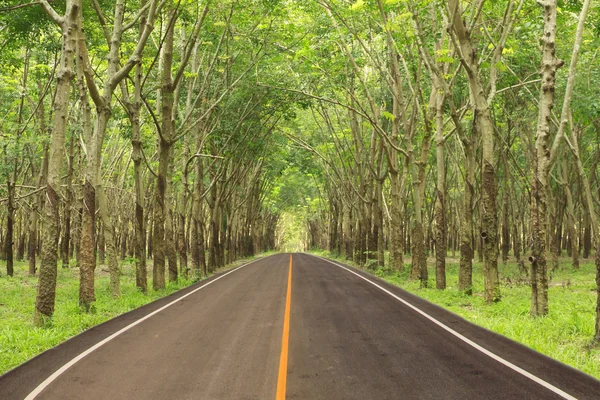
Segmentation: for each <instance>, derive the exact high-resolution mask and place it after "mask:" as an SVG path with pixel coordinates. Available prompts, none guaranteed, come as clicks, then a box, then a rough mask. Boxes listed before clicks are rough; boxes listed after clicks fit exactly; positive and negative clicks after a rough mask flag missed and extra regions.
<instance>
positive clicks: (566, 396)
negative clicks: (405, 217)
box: [310, 254, 577, 400]
mask: <svg viewBox="0 0 600 400" xmlns="http://www.w3.org/2000/svg"><path fill="white" fill-rule="evenodd" d="M310 255H312V254H310ZM313 257H317V258H320V259H322V260H324V261H327V262H329V263H331V264H333V265H335V266H337V267H340V268H342V269H345V270H346V271H348V272H350V273H351V274H354V275H356V276H358V277H359V278H360V279H362V280H364V281H366V282H368V283H370V284H371V285H373V286H375V287H376V288H378V289H380V290H382V291H384V292H385V293H387V294H389V295H390V296H392V297H393V298H395V299H396V300H398V301H399V302H401V303H402V304H404V305H406V306H407V307H410V308H411V309H413V310H414V311H416V312H417V313H419V314H421V315H422V316H424V317H425V318H427V319H428V320H430V321H431V322H433V323H434V324H436V325H437V326H439V327H440V328H442V329H444V330H446V331H448V332H449V333H451V334H452V335H454V336H456V337H457V338H458V339H460V340H462V341H463V342H465V343H466V344H468V345H469V346H471V347H473V348H475V349H477V350H479V351H480V352H482V353H483V354H485V355H486V356H488V357H490V358H492V359H494V360H496V361H498V362H499V363H500V364H503V365H505V366H507V367H508V368H510V369H512V370H513V371H516V372H518V373H519V374H521V375H523V376H525V377H527V378H529V379H531V380H532V381H534V382H535V383H537V384H539V385H541V386H543V387H545V388H546V389H548V390H550V391H552V392H554V393H556V394H557V395H559V396H561V397H562V398H563V399H568V400H577V398H576V397H573V396H571V395H570V394H568V393H566V392H564V391H562V390H560V389H559V388H557V387H556V386H554V385H552V384H550V383H548V382H546V381H545V380H543V379H541V378H538V377H537V376H535V375H533V374H532V373H530V372H527V371H525V370H524V369H523V368H520V367H518V366H516V365H515V364H513V363H511V362H510V361H507V360H505V359H504V358H502V357H500V356H498V355H496V354H494V353H492V352H491V351H489V350H487V349H485V348H483V347H481V346H480V345H478V344H477V343H475V342H473V341H472V340H471V339H468V338H467V337H465V336H463V335H461V334H460V333H458V332H456V331H455V330H454V329H452V328H450V327H449V326H447V325H444V324H443V323H442V322H440V321H438V320H437V319H435V318H433V317H432V316H431V315H429V314H427V313H426V312H424V311H422V310H421V309H419V308H417V307H416V306H414V305H412V304H411V303H409V302H408V301H406V300H404V299H402V298H400V297H398V296H396V295H395V294H394V293H392V292H390V291H389V290H387V289H386V288H384V287H382V286H379V285H378V284H376V283H375V282H373V281H371V280H370V279H367V278H365V277H364V276H362V275H360V274H357V273H356V272H354V271H352V270H351V269H349V268H346V267H344V266H343V265H340V264H338V263H336V262H333V261H331V260H328V259H327V258H323V257H319V256H313Z"/></svg>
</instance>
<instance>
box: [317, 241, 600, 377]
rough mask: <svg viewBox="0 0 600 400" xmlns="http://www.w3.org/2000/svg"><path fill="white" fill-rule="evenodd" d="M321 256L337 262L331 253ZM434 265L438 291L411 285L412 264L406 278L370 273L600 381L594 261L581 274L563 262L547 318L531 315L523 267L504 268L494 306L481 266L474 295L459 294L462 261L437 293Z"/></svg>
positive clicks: (553, 285)
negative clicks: (499, 298)
mask: <svg viewBox="0 0 600 400" xmlns="http://www.w3.org/2000/svg"><path fill="white" fill-rule="evenodd" d="M318 254H319V255H322V256H325V257H331V255H330V254H329V253H328V252H319V253H318ZM340 261H342V262H346V261H345V260H340ZM584 261H585V260H584ZM350 265H354V264H352V263H350ZM428 265H429V276H430V280H429V286H432V287H434V288H427V289H421V288H419V282H415V281H411V280H409V279H408V272H409V268H410V266H409V265H408V264H406V266H405V270H404V271H403V272H401V273H397V272H395V271H391V270H388V269H385V268H378V269H377V270H375V271H370V272H372V273H375V274H376V275H377V276H379V277H380V278H382V279H384V280H386V281H388V282H390V283H392V284H395V285H397V286H399V287H401V288H403V289H405V290H407V291H409V292H412V293H414V294H416V295H418V296H420V297H422V298H424V299H426V300H428V301H430V302H432V303H435V304H437V305H439V306H442V307H444V308H446V309H447V310H449V311H452V312H453V313H456V314H458V315H460V316H461V317H463V318H465V319H466V320H468V321H471V322H473V323H475V324H477V325H480V326H482V327H484V328H487V329H489V330H492V331H494V332H497V333H499V334H501V335H504V336H506V337H508V338H510V339H513V340H515V341H517V342H520V343H522V344H524V345H526V346H529V347H530V348H532V349H534V350H536V351H539V352H540V353H543V354H545V355H547V356H549V357H552V358H554V359H556V360H559V361H561V362H563V363H565V364H567V365H570V366H572V367H574V368H577V369H579V370H581V371H583V372H585V373H587V374H589V375H592V376H593V377H595V378H597V379H600V350H599V349H598V348H592V347H591V346H590V344H591V341H592V338H593V335H594V321H595V310H596V285H595V274H596V269H595V265H594V264H593V262H591V261H590V262H583V263H582V264H581V267H580V269H579V270H574V269H573V268H572V267H571V264H570V262H569V260H568V259H561V262H560V267H559V269H558V270H557V271H555V272H554V273H552V277H551V281H550V288H549V292H548V297H549V308H550V312H549V314H548V316H546V317H542V318H532V317H530V316H529V302H530V297H531V288H530V287H529V286H528V281H527V280H526V279H519V270H518V266H517V264H516V263H514V262H509V263H508V264H507V265H502V264H501V263H500V264H499V269H500V277H501V290H502V301H500V302H499V303H496V304H492V305H487V304H485V302H484V299H483V294H482V292H483V275H482V273H481V264H479V263H475V264H474V265H473V292H474V295H473V296H466V295H464V294H461V293H459V292H458V290H457V284H458V262H457V261H456V260H452V259H451V260H448V263H447V266H446V276H447V289H446V290H437V289H435V281H434V279H435V269H434V262H433V260H429V261H428ZM354 266H356V265H354Z"/></svg>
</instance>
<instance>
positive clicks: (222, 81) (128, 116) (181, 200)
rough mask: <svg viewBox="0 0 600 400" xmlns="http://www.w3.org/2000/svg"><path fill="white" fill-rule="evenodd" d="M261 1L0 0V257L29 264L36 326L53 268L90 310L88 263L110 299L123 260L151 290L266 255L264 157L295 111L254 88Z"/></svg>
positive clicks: (265, 56) (261, 51)
mask: <svg viewBox="0 0 600 400" xmlns="http://www.w3.org/2000/svg"><path fill="white" fill-rule="evenodd" d="M271 3H272V2H267V1H265V2H254V1H227V2H210V1H207V2H188V1H168V0H167V1H159V0H142V1H125V0H117V1H116V2H112V1H102V0H89V1H87V0H86V1H82V0H66V2H64V3H62V4H60V2H59V3H56V4H55V3H52V4H51V3H50V2H48V1H46V0H41V1H37V2H33V3H31V4H20V2H13V1H4V2H0V7H3V9H2V11H3V13H2V16H1V20H0V29H1V30H2V36H1V37H2V43H1V44H0V45H1V46H2V49H3V51H2V56H1V57H2V59H3V60H2V63H1V64H2V67H1V68H2V80H1V84H0V85H1V86H0V92H1V96H2V98H3V99H2V101H1V103H2V106H0V107H1V108H2V112H1V113H2V115H3V121H2V127H1V130H0V133H1V135H2V136H1V139H0V147H2V150H3V152H2V157H3V158H2V163H1V165H2V175H3V177H4V178H5V179H6V180H5V182H6V183H5V185H3V186H2V189H1V190H2V193H3V195H4V198H3V199H2V202H3V203H5V204H7V206H8V207H6V209H4V208H3V209H2V210H1V211H0V218H1V219H2V221H3V223H2V226H3V227H5V228H6V229H3V230H2V237H1V242H2V257H3V258H4V259H5V260H6V265H7V274H8V275H12V274H13V272H14V269H13V263H14V260H15V259H17V260H21V259H23V258H24V257H25V256H27V258H28V260H29V266H30V267H29V273H30V274H32V275H34V274H36V269H37V268H38V265H39V285H38V293H37V301H36V309H35V323H36V324H37V325H43V324H44V323H45V322H46V321H48V320H49V319H50V318H51V317H52V314H53V312H54V304H55V293H56V277H57V264H58V262H59V260H61V259H62V266H63V267H65V268H68V267H69V266H70V265H71V263H70V260H71V259H72V258H74V260H75V263H76V265H77V267H78V268H79V271H80V293H79V303H80V305H81V307H82V308H83V309H84V310H89V309H90V307H91V305H92V304H93V302H94V301H95V282H94V281H95V272H96V267H97V263H98V259H99V261H100V262H101V263H104V262H106V263H107V265H108V270H109V272H110V290H111V293H112V294H113V296H119V295H120V263H121V261H122V260H123V259H124V258H127V257H129V259H130V260H132V261H133V262H134V264H135V269H136V285H137V287H138V288H139V289H140V290H141V291H143V292H145V291H146V290H148V289H147V285H148V283H147V282H148V279H149V278H148V277H147V269H148V267H147V259H148V258H151V259H152V273H151V283H152V288H153V289H154V290H159V289H162V288H164V287H165V281H166V279H168V280H169V281H175V280H177V279H179V276H180V275H183V276H184V277H186V278H192V277H201V276H207V275H208V274H210V273H212V272H214V271H215V270H216V269H217V268H219V267H222V266H224V265H225V264H226V263H229V262H232V261H234V260H236V259H238V258H240V257H245V256H250V255H253V254H255V253H256V252H259V251H265V250H267V249H272V248H273V247H274V246H275V227H276V225H277V220H278V213H277V211H276V210H275V208H274V207H269V206H267V205H265V204H264V203H265V198H266V196H267V195H268V194H269V193H270V191H271V189H272V187H273V184H274V182H275V179H276V178H277V176H278V174H279V173H280V172H281V168H282V167H283V163H282V162H281V161H280V162H272V161H271V159H270V158H269V155H270V153H271V152H272V150H271V149H272V147H273V146H275V145H276V140H277V139H276V137H275V136H274V135H273V130H274V128H275V126H276V125H277V123H278V121H280V120H282V119H285V118H289V117H290V115H291V114H290V113H291V112H292V108H293V107H290V106H289V104H290V99H291V98H290V96H288V95H285V94H281V93H279V92H276V91H273V90H270V89H268V88H265V87H260V86H257V84H256V82H257V81H258V80H264V81H267V82H268V81H269V80H271V79H275V80H276V79H278V76H277V74H276V73H274V72H273V70H272V69H271V67H272V65H273V63H275V62H277V58H278V57H279V52H278V51H276V50H274V49H273V46H272V44H271V40H276V38H277V37H278V36H280V35H281V34H282V32H279V31H278V28H277V27H276V26H275V25H274V24H273V21H274V19H275V17H276V13H277V10H275V9H273V8H272V5H274V4H275V3H272V4H271ZM40 216H41V218H40ZM26 248H27V251H25V249H26ZM38 256H39V257H40V258H41V260H40V262H39V263H38V262H36V258H37V257H38Z"/></svg>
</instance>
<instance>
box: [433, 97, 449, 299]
mask: <svg viewBox="0 0 600 400" xmlns="http://www.w3.org/2000/svg"><path fill="white" fill-rule="evenodd" d="M435 86H436V87H437V86H438V85H435ZM444 102H445V96H444V95H443V92H442V91H441V90H438V93H437V95H436V118H435V128H436V129H435V152H436V165H437V196H436V200H435V287H436V289H446V231H447V226H446V160H445V158H444V157H445V156H444V150H445V149H444V146H445V144H444Z"/></svg>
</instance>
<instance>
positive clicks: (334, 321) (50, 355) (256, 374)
mask: <svg viewBox="0 0 600 400" xmlns="http://www.w3.org/2000/svg"><path fill="white" fill-rule="evenodd" d="M34 398H35V399H56V400H67V399H86V400H95V399H127V400H129V399H144V400H151V399H161V400H162V399H210V400H229V399H231V400H234V399H235V400H238V399H248V400H250V399H257V400H269V399H276V400H283V399H307V400H315V399H327V400H342V399H357V400H371V399H374V400H375V399H376V400H379V399H519V400H520V399H598V398H600V381H597V380H595V379H593V378H592V377H590V376H588V375H585V374H583V373H581V372H579V371H577V370H575V369H573V368H570V367H568V366H566V365H564V364H561V363H559V362H557V361H555V360H552V359H550V358H548V357H545V356H543V355H541V354H539V353H536V352H534V351H533V350H530V349H528V348H526V347H524V346H522V345H520V344H518V343H515V342H513V341H511V340H509V339H506V338H504V337H502V336H499V335H497V334H494V333H492V332H489V331H487V330H485V329H482V328H480V327H477V326H475V325H473V324H471V323H469V322H466V321H465V320H463V319H462V318H460V317H458V316H456V315H454V314H452V313H450V312H447V311H445V310H443V309H441V308H439V307H437V306H435V305H432V304H431V303H428V302H426V301H424V300H422V299H420V298H418V297H416V296H414V295H412V294H409V293H407V292H406V291H404V290H402V289H399V288H397V287H395V286H392V285H390V284H387V283H385V282H383V281H381V280H379V279H377V278H375V277H373V276H371V275H369V274H366V273H364V272H362V271H359V270H356V269H354V268H350V267H347V266H345V265H341V264H338V263H334V262H331V261H328V260H325V259H321V258H318V257H315V256H311V255H307V254H292V255H290V254H277V255H273V256H270V257H266V258H263V259H260V260H257V261H254V262H251V263H249V264H245V265H243V266H241V267H239V268H236V269H234V270H231V271H229V272H224V273H220V274H217V275H214V276H213V277H211V278H210V279H207V280H204V281H201V282H198V283H197V284H194V285H192V286H190V287H188V288H186V289H184V290H181V291H179V292H177V293H174V294H172V295H171V296H168V297H166V298H164V299H161V300H158V301H156V302H154V303H151V304H148V305H146V306H144V307H141V308H139V309H136V310H134V311H132V312H130V313H127V314H124V315H122V316H120V317H117V318H115V319H113V320H111V321H108V322H106V323H104V324H101V325H98V326H96V327H94V328H92V329H90V330H88V331H86V332H84V333H82V334H80V335H78V336H76V337H74V338H72V339H70V340H68V341H67V342H65V343H63V344H61V345H59V346H57V347H55V348H53V349H51V350H48V351H46V352H45V353H43V354H41V355H39V356H38V357H36V358H34V359H32V360H30V361H28V362H27V363H25V364H23V365H21V366H20V367H18V368H16V369H14V370H12V371H10V372H8V373H7V374H5V375H3V376H2V377H0V399H2V400H12V399H19V400H22V399H34Z"/></svg>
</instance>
